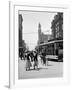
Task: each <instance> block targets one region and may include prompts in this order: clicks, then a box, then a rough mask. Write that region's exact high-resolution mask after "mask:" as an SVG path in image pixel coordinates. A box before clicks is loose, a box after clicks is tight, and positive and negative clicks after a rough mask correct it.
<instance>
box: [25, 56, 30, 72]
mask: <svg viewBox="0 0 72 90" xmlns="http://www.w3.org/2000/svg"><path fill="white" fill-rule="evenodd" d="M30 67H31V62H30V55H29V54H27V55H26V56H25V68H26V71H27V70H30Z"/></svg>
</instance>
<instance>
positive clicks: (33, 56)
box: [24, 51, 46, 71]
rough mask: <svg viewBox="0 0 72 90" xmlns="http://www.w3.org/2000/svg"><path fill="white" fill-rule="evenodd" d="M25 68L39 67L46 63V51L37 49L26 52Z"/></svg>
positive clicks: (27, 69)
mask: <svg viewBox="0 0 72 90" xmlns="http://www.w3.org/2000/svg"><path fill="white" fill-rule="evenodd" d="M24 62H25V69H26V71H29V70H30V69H31V68H33V69H34V70H35V69H39V68H41V66H42V65H46V58H45V54H44V53H38V52H36V51H32V52H30V51H28V52H25V53H24Z"/></svg>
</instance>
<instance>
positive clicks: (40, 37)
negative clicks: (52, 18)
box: [38, 23, 50, 44]
mask: <svg viewBox="0 0 72 90" xmlns="http://www.w3.org/2000/svg"><path fill="white" fill-rule="evenodd" d="M48 39H50V35H48V34H44V33H43V32H42V31H41V24H40V23H39V25H38V44H41V43H44V42H48Z"/></svg>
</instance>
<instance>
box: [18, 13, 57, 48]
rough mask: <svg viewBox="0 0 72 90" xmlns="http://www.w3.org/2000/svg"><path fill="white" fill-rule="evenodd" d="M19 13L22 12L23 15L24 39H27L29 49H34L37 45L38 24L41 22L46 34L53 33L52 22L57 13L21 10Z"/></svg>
mask: <svg viewBox="0 0 72 90" xmlns="http://www.w3.org/2000/svg"><path fill="white" fill-rule="evenodd" d="M19 14H22V17H23V23H22V26H23V40H25V42H26V44H27V46H28V47H29V49H30V50H32V49H34V47H35V46H36V45H37V40H38V24H39V23H40V24H41V29H42V32H44V33H45V34H51V22H52V20H53V19H54V16H55V15H56V14H57V13H56V12H37V11H36V12H35V11H19ZM47 31H48V32H47Z"/></svg>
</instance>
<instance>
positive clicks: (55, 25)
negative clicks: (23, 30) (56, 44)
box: [51, 13, 63, 39]
mask: <svg viewBox="0 0 72 90" xmlns="http://www.w3.org/2000/svg"><path fill="white" fill-rule="evenodd" d="M51 29H52V37H53V39H56V38H63V13H57V15H55V17H54V20H53V21H52V26H51Z"/></svg>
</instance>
